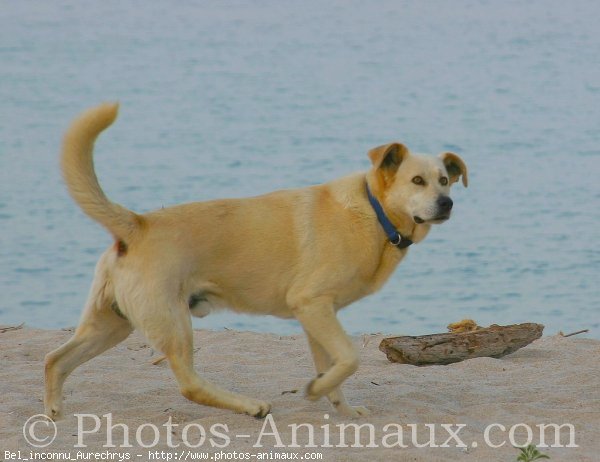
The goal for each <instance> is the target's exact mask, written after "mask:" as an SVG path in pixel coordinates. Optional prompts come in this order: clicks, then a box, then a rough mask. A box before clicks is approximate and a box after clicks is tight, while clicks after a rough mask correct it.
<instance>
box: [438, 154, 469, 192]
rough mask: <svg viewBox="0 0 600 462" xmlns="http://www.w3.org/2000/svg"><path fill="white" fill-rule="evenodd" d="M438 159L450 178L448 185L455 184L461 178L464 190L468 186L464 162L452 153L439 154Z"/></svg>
mask: <svg viewBox="0 0 600 462" xmlns="http://www.w3.org/2000/svg"><path fill="white" fill-rule="evenodd" d="M440 158H441V159H442V162H444V166H445V167H446V171H447V172H448V176H449V177H450V184H452V183H456V182H457V181H458V179H459V178H460V177H461V176H462V184H463V185H464V186H465V188H466V187H467V186H468V185H469V176H468V172H467V165H466V164H465V163H464V161H463V160H462V159H461V158H460V157H458V156H457V155H456V154H454V153H453V152H444V153H442V154H440Z"/></svg>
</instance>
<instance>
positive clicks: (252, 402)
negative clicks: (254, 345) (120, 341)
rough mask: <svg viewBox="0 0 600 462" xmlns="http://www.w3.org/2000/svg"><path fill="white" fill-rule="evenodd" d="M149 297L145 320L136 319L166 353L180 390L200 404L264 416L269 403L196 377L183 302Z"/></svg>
mask: <svg viewBox="0 0 600 462" xmlns="http://www.w3.org/2000/svg"><path fill="white" fill-rule="evenodd" d="M161 299H162V297H160V296H159V297H156V298H154V300H153V303H154V304H155V307H156V309H154V310H151V312H152V317H151V318H148V319H147V321H144V320H143V319H140V320H138V321H137V322H136V327H137V328H139V329H140V330H141V331H142V332H143V333H144V335H145V336H146V338H147V339H148V340H149V341H150V342H151V343H152V344H153V345H154V346H155V347H156V348H158V349H159V350H160V351H162V353H163V354H164V355H165V356H166V357H167V359H168V361H169V365H170V366H171V369H172V371H173V373H174V374H175V378H176V379H177V382H178V384H179V389H180V391H181V394H182V395H183V396H185V397H186V398H187V399H189V400H190V401H194V402H196V403H198V404H202V405H204V406H212V407H217V408H221V409H230V410H232V411H235V412H239V413H244V414H248V415H251V416H253V417H264V416H266V415H267V414H268V413H269V412H270V410H271V405H270V404H269V403H266V402H264V401H259V400H257V399H253V398H250V397H246V396H243V395H240V394H237V393H233V392H230V391H227V390H224V389H222V388H220V387H217V386H216V385H213V384H212V383H210V382H208V381H207V380H205V379H203V378H202V377H200V376H199V375H198V374H197V373H196V371H195V370H194V358H193V350H194V348H193V330H192V322H191V317H190V313H189V308H188V304H187V303H182V302H179V303H178V302H175V301H174V300H170V301H167V300H163V301H164V303H165V304H166V306H165V305H162V303H161V304H160V305H156V304H157V303H158V302H159V300H161Z"/></svg>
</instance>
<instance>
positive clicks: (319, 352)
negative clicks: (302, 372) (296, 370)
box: [307, 335, 370, 417]
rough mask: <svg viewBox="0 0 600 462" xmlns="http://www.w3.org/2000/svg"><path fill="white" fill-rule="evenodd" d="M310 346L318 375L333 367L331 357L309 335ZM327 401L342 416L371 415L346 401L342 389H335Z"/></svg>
mask: <svg viewBox="0 0 600 462" xmlns="http://www.w3.org/2000/svg"><path fill="white" fill-rule="evenodd" d="M307 338H308V345H309V346H310V352H311V354H312V357H313V360H314V362H315V368H316V370H317V373H318V374H320V373H323V372H325V371H327V369H329V368H330V367H331V360H330V359H329V355H328V354H327V353H326V352H325V350H324V349H323V347H322V346H321V345H319V343H318V342H317V341H316V340H315V339H314V338H313V337H312V336H310V335H307ZM327 399H328V400H329V401H330V402H331V404H332V405H333V407H335V409H336V410H337V411H338V412H339V413H340V414H342V415H345V416H348V417H359V416H365V415H369V414H370V412H369V410H368V409H367V408H366V407H364V406H351V405H350V404H348V401H346V397H345V396H344V393H343V392H342V388H341V386H340V387H337V388H334V389H333V391H331V392H329V393H328V394H327Z"/></svg>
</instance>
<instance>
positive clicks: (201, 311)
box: [188, 291, 293, 318]
mask: <svg viewBox="0 0 600 462" xmlns="http://www.w3.org/2000/svg"><path fill="white" fill-rule="evenodd" d="M274 302H275V303H274ZM188 306H189V309H190V314H191V315H192V316H194V317H197V318H203V317H205V316H208V315H209V314H210V313H212V312H215V311H220V310H224V309H226V310H231V311H235V312H238V313H246V314H255V315H272V316H276V317H279V318H292V317H293V314H292V311H291V309H290V308H289V307H288V306H286V304H285V303H284V302H283V301H281V300H278V301H274V300H271V301H269V302H263V303H261V302H260V301H257V300H254V301H249V300H239V299H238V300H231V299H228V298H227V297H223V296H219V295H216V294H214V293H210V292H206V291H198V292H195V293H193V294H192V295H191V296H190V297H189V300H188Z"/></svg>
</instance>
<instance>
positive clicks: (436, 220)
mask: <svg viewBox="0 0 600 462" xmlns="http://www.w3.org/2000/svg"><path fill="white" fill-rule="evenodd" d="M448 218H450V214H446V215H438V216H437V217H435V218H431V219H429V220H423V219H422V218H421V217H419V216H417V215H415V216H414V217H413V220H414V222H415V223H416V224H418V225H421V224H423V223H425V222H428V223H434V224H435V223H443V222H444V221H446V220H447V219H448Z"/></svg>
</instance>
